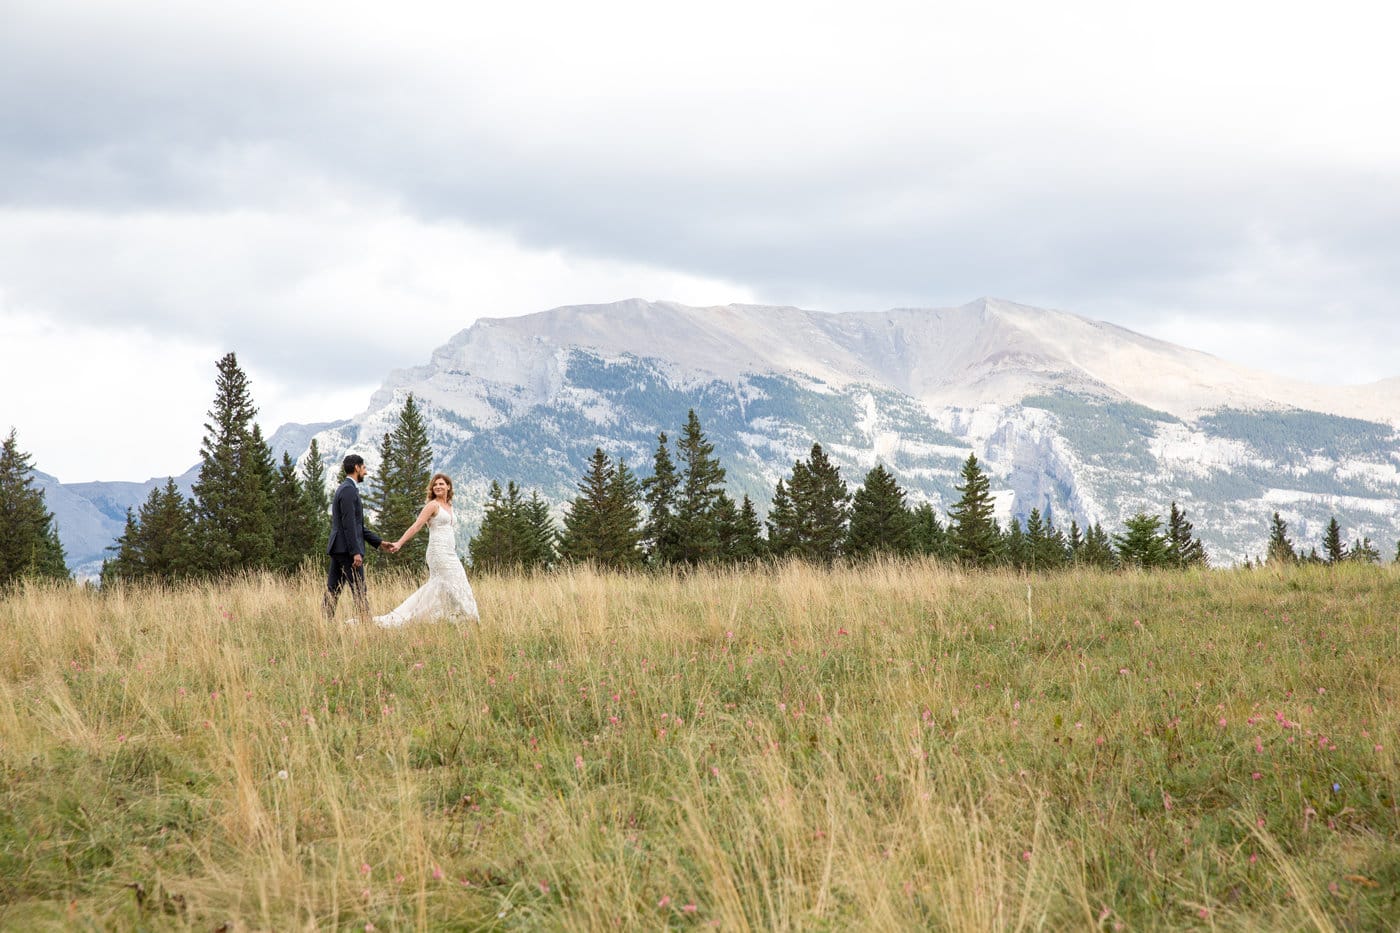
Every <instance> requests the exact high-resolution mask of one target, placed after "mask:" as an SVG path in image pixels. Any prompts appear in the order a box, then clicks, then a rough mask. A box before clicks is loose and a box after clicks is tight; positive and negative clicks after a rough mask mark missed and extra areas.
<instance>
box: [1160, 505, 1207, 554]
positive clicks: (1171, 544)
mask: <svg viewBox="0 0 1400 933" xmlns="http://www.w3.org/2000/svg"><path fill="white" fill-rule="evenodd" d="M1191 530H1192V529H1191V523H1190V522H1189V521H1187V520H1186V510H1185V509H1178V508H1177V507H1176V503H1175V502H1173V503H1172V508H1171V514H1170V516H1169V517H1168V519H1167V563H1169V564H1171V565H1172V566H1175V567H1181V568H1187V567H1204V566H1206V565H1207V563H1208V560H1207V558H1206V546H1205V545H1204V544H1202V543H1201V539H1200V538H1193V537H1192V536H1191Z"/></svg>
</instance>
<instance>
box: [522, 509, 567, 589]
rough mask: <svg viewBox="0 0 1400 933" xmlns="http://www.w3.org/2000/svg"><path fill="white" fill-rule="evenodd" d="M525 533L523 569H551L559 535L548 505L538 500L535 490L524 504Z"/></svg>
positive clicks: (556, 556)
mask: <svg viewBox="0 0 1400 933" xmlns="http://www.w3.org/2000/svg"><path fill="white" fill-rule="evenodd" d="M525 533H526V538H525V563H524V566H525V568H526V569H528V570H548V569H549V568H551V567H553V566H554V564H555V561H557V560H558V554H557V553H556V550H555V543H556V542H557V541H558V539H559V533H558V532H557V531H556V530H555V528H554V519H553V518H552V517H551V516H550V514H549V505H548V503H546V502H545V501H544V500H543V499H541V498H540V494H539V492H538V491H537V490H532V491H531V492H530V501H528V502H526V503H525Z"/></svg>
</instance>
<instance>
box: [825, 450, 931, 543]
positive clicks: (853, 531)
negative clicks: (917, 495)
mask: <svg viewBox="0 0 1400 933" xmlns="http://www.w3.org/2000/svg"><path fill="white" fill-rule="evenodd" d="M930 511H932V509H930ZM915 549H916V543H915V536H914V513H913V512H911V511H910V510H909V507H908V506H907V505H905V493H904V490H903V489H901V488H900V486H899V483H898V482H896V481H895V478H894V474H893V473H891V472H890V471H889V470H887V469H885V467H884V464H879V463H877V464H876V465H875V467H874V468H873V469H872V470H870V472H868V473H866V474H865V482H864V483H862V484H861V486H860V488H859V489H857V490H856V491H855V495H854V496H853V497H852V499H851V524H850V529H849V530H848V532H847V535H846V545H845V552H846V554H847V555H848V556H850V557H853V558H865V557H873V556H875V555H877V554H891V555H895V556H898V557H907V556H908V555H910V554H913V553H914V551H915Z"/></svg>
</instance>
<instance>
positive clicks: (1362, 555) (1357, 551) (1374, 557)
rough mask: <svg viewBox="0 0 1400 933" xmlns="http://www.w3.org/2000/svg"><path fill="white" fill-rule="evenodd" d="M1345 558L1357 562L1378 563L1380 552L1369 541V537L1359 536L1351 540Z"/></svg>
mask: <svg viewBox="0 0 1400 933" xmlns="http://www.w3.org/2000/svg"><path fill="white" fill-rule="evenodd" d="M1347 560H1349V561H1355V562H1356V563H1358V564H1379V563H1380V562H1381V552H1380V551H1379V550H1377V548H1376V546H1375V545H1374V544H1372V543H1371V539H1370V538H1367V537H1361V538H1359V539H1357V540H1356V541H1355V542H1353V543H1352V545H1351V549H1350V550H1349V551H1347Z"/></svg>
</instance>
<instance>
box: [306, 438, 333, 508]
mask: <svg viewBox="0 0 1400 933" xmlns="http://www.w3.org/2000/svg"><path fill="white" fill-rule="evenodd" d="M301 485H302V488H303V489H304V490H305V491H306V505H307V510H308V512H309V513H310V514H311V515H313V516H314V517H315V518H316V522H317V524H318V525H321V524H325V522H326V521H327V516H328V515H330V511H331V493H330V490H329V489H327V488H326V464H325V462H324V461H323V460H322V459H321V445H320V444H318V443H316V438H314V437H313V438H312V439H311V446H310V447H309V448H307V450H306V459H305V460H304V461H303V462H302V481H301Z"/></svg>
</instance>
